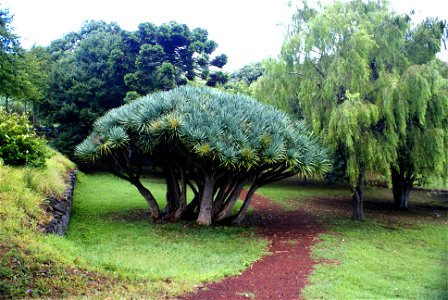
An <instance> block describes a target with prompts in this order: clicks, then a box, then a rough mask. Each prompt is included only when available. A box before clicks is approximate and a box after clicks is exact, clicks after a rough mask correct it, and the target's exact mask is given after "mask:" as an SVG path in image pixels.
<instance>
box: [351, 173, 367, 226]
mask: <svg viewBox="0 0 448 300" xmlns="http://www.w3.org/2000/svg"><path fill="white" fill-rule="evenodd" d="M364 179H365V173H364V172H360V174H359V177H358V180H357V184H356V186H352V205H353V212H352V218H353V219H355V220H360V221H362V220H364V187H365V180H364Z"/></svg>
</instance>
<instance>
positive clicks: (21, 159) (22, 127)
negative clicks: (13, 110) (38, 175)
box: [0, 109, 46, 167]
mask: <svg viewBox="0 0 448 300" xmlns="http://www.w3.org/2000/svg"><path fill="white" fill-rule="evenodd" d="M45 144H46V143H45V141H44V140H43V139H41V138H39V137H38V136H37V135H36V133H35V132H34V131H33V130H32V129H31V125H29V123H28V119H27V117H26V115H17V114H8V113H6V112H5V111H4V110H3V109H0V159H1V160H3V162H4V163H5V164H6V165H12V166H20V165H31V166H36V167H38V166H42V165H44V164H45V154H46V150H45Z"/></svg>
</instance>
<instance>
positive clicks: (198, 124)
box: [76, 86, 328, 224]
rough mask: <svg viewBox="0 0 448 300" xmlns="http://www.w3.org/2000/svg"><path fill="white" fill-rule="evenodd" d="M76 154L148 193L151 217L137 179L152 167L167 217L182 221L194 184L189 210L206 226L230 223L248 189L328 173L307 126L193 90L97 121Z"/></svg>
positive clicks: (247, 102) (251, 104)
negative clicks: (162, 180) (159, 173)
mask: <svg viewBox="0 0 448 300" xmlns="http://www.w3.org/2000/svg"><path fill="white" fill-rule="evenodd" d="M76 155H77V157H79V158H80V159H82V160H83V161H86V162H91V163H96V162H100V163H105V164H107V165H109V166H110V167H111V168H112V171H113V172H114V173H115V174H116V175H118V176H120V177H122V178H124V179H127V180H129V181H130V182H131V183H133V184H134V185H136V186H137V187H138V188H139V189H141V191H144V193H145V194H146V198H147V200H148V203H150V206H151V205H153V206H154V210H153V212H152V216H153V217H154V218H157V217H159V213H158V212H157V207H156V204H155V203H154V202H155V201H153V200H152V199H153V197H152V196H151V195H150V193H148V192H149V191H145V190H144V187H143V186H141V185H140V184H139V177H140V176H141V175H142V174H144V173H145V172H147V169H148V168H151V167H154V166H157V167H159V168H161V169H162V170H163V172H164V174H165V176H166V179H167V186H168V192H167V208H166V209H165V212H164V215H168V216H169V218H174V219H177V218H178V217H180V216H181V215H182V214H185V212H186V211H187V205H186V192H187V189H186V186H187V185H189V186H190V187H191V188H192V190H193V192H194V194H195V196H194V199H193V201H192V202H191V203H190V205H189V212H190V213H195V212H196V213H199V217H198V222H199V223H204V224H210V223H211V222H212V221H213V220H218V221H219V220H222V219H224V218H225V217H227V216H228V214H229V213H230V212H231V208H232V207H233V205H234V204H235V203H236V200H237V199H238V196H239V194H240V192H241V190H242V188H243V186H244V185H245V184H251V187H252V188H251V191H253V192H254V191H255V189H256V188H258V187H259V186H261V185H264V184H266V183H269V182H272V181H276V180H280V179H282V178H285V177H288V176H292V175H294V174H297V173H302V174H305V175H308V174H312V173H321V172H323V171H325V170H326V169H327V167H328V160H327V158H326V153H325V151H324V150H323V149H322V148H321V147H320V146H319V145H318V144H317V142H316V139H315V138H314V137H312V136H311V135H310V134H309V133H308V132H307V131H306V129H305V127H304V125H303V124H302V123H297V122H294V121H293V120H291V119H290V118H289V117H288V116H287V115H286V114H285V113H282V112H280V111H278V110H276V109H274V108H273V107H270V106H266V105H263V104H261V103H259V102H257V101H256V100H254V99H252V98H249V97H246V96H242V95H232V94H228V93H222V92H219V91H217V90H213V89H210V88H204V87H191V86H186V87H181V88H176V89H174V90H171V91H169V92H161V93H156V94H152V95H149V96H146V97H144V98H142V99H141V100H138V101H134V102H132V103H130V104H128V105H125V106H122V107H119V108H117V109H114V110H111V111H110V112H109V113H107V114H106V115H105V116H103V117H102V118H100V119H98V120H97V121H96V123H95V127H94V131H93V133H92V134H91V135H90V136H89V137H88V138H87V139H86V140H85V141H84V142H83V143H82V144H80V145H79V146H78V147H77V148H76ZM253 192H252V194H253ZM250 198H251V197H250V196H249V197H248V198H247V199H246V205H244V206H243V208H242V210H241V211H240V214H239V217H238V220H239V221H240V220H241V219H242V217H244V214H245V211H246V209H247V205H248V204H249V202H250Z"/></svg>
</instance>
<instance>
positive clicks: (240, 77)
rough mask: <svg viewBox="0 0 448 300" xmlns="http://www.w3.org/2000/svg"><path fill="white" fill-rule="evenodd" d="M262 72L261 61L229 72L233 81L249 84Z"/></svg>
mask: <svg viewBox="0 0 448 300" xmlns="http://www.w3.org/2000/svg"><path fill="white" fill-rule="evenodd" d="M263 74H264V67H263V65H262V63H261V62H257V63H252V64H249V65H245V66H244V67H242V68H241V69H239V70H236V71H235V72H232V73H231V74H230V79H231V80H234V81H244V82H245V83H246V84H248V85H251V84H252V83H253V82H255V81H257V79H258V78H259V77H260V76H262V75H263Z"/></svg>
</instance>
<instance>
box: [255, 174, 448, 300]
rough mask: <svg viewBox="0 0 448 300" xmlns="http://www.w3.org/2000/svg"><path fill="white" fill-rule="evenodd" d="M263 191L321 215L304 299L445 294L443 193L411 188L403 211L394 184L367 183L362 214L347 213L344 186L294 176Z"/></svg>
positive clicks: (446, 212)
mask: <svg viewBox="0 0 448 300" xmlns="http://www.w3.org/2000/svg"><path fill="white" fill-rule="evenodd" d="M260 193H261V194H263V195H265V196H267V197H270V198H272V199H274V200H275V201H276V202H277V203H279V204H281V205H283V206H284V207H286V208H289V209H293V208H299V209H303V210H305V211H307V212H308V213H310V214H313V215H315V216H316V218H319V219H321V220H323V222H325V224H326V225H325V226H326V228H327V232H326V233H325V234H322V235H320V241H321V242H319V243H318V244H316V245H315V246H314V248H313V252H312V256H313V257H314V258H315V259H316V262H317V263H318V264H317V265H316V267H315V269H314V271H313V273H312V274H311V276H310V277H309V282H310V284H309V285H308V286H307V287H306V288H305V289H304V290H303V291H302V295H303V296H304V297H305V298H306V299H391V298H404V299H448V227H447V225H448V195H447V194H442V193H438V192H428V191H412V192H411V200H410V205H411V208H410V210H409V211H408V212H399V211H394V210H393V198H392V192H391V191H390V190H389V189H386V188H377V187H367V188H366V197H365V206H366V208H365V210H366V218H367V221H365V222H358V221H352V220H350V219H349V216H350V204H351V203H350V191H349V189H348V188H347V187H344V186H325V185H312V186H304V185H303V184H302V182H300V181H298V180H297V179H296V178H291V179H289V180H287V181H282V182H278V183H276V184H273V185H270V186H267V187H263V188H261V189H260Z"/></svg>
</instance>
